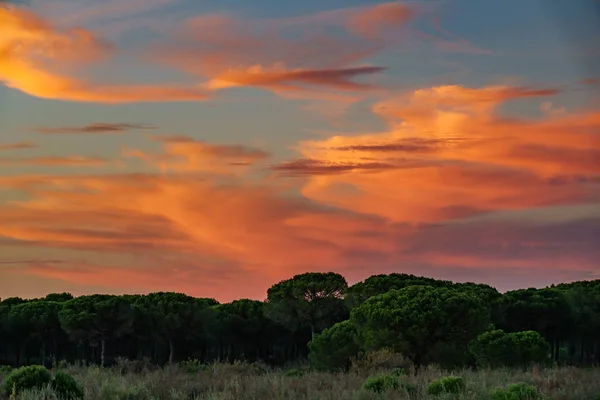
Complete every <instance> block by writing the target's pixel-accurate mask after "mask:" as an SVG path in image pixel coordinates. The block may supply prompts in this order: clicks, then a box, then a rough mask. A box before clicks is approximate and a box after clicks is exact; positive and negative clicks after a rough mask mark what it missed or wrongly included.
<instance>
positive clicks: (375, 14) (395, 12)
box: [347, 3, 415, 38]
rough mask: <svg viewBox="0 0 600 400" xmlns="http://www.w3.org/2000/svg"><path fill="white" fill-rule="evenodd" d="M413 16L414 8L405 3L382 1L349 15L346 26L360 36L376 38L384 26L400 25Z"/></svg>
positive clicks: (397, 26)
mask: <svg viewBox="0 0 600 400" xmlns="http://www.w3.org/2000/svg"><path fill="white" fill-rule="evenodd" d="M414 16H415V10H414V9H413V8H411V7H409V6H407V5H405V4H401V3H382V4H377V5H375V6H373V7H368V8H367V7H365V8H364V12H356V13H352V14H351V15H349V18H348V20H347V27H348V29H349V30H350V31H352V32H355V33H358V34H360V35H362V36H365V37H368V38H373V37H375V38H377V37H379V36H380V35H381V34H382V32H383V31H384V30H385V29H386V28H387V29H389V28H392V29H393V28H396V29H397V28H399V27H402V26H404V25H405V24H406V23H407V22H408V21H410V20H411V19H412V18H414Z"/></svg>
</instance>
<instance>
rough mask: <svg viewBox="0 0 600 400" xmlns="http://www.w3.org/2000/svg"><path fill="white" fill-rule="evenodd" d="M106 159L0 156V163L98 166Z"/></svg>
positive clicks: (11, 164) (105, 161)
mask: <svg viewBox="0 0 600 400" xmlns="http://www.w3.org/2000/svg"><path fill="white" fill-rule="evenodd" d="M107 163H108V160H106V159H104V158H101V157H82V156H67V157H64V156H56V157H33V158H0V165H4V166H17V165H37V166H44V167H99V166H103V165H106V164H107Z"/></svg>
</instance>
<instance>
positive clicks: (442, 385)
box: [427, 376, 467, 396]
mask: <svg viewBox="0 0 600 400" xmlns="http://www.w3.org/2000/svg"><path fill="white" fill-rule="evenodd" d="M466 388H467V384H466V383H465V380H464V378H462V377H460V376H444V377H442V378H440V379H438V380H435V381H433V382H431V383H430V384H429V387H428V389H427V392H428V393H429V394H431V395H434V396H438V395H441V394H445V393H452V394H459V393H462V392H464V391H465V389H466Z"/></svg>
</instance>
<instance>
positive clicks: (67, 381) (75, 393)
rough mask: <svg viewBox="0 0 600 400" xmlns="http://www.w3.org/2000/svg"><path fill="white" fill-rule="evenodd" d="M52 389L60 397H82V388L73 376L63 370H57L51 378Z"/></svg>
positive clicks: (70, 399)
mask: <svg viewBox="0 0 600 400" xmlns="http://www.w3.org/2000/svg"><path fill="white" fill-rule="evenodd" d="M52 389H54V392H56V394H57V395H58V397H60V398H61V399H68V400H74V399H83V388H82V387H81V386H80V385H79V383H77V381H76V380H75V378H73V377H72V376H71V375H69V374H68V373H66V372H64V371H58V372H57V373H56V375H54V379H53V380H52Z"/></svg>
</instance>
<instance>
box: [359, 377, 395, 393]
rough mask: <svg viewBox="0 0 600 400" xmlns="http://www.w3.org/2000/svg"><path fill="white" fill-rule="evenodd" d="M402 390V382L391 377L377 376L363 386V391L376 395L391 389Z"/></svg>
mask: <svg viewBox="0 0 600 400" xmlns="http://www.w3.org/2000/svg"><path fill="white" fill-rule="evenodd" d="M398 388H400V382H399V381H398V378H397V377H395V376H391V375H385V374H381V375H375V376H371V377H369V378H367V380H366V381H365V383H364V384H363V389H365V390H369V391H371V392H375V393H384V392H387V391H388V390H390V389H398Z"/></svg>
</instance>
